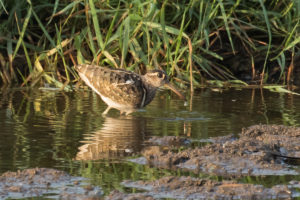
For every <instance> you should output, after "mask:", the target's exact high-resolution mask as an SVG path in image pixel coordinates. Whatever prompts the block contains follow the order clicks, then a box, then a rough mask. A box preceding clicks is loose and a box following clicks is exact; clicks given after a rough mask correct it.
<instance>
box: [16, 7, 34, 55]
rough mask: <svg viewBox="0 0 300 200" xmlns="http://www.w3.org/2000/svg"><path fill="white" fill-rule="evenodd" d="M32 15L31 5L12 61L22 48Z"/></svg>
mask: <svg viewBox="0 0 300 200" xmlns="http://www.w3.org/2000/svg"><path fill="white" fill-rule="evenodd" d="M31 13H32V5H31V4H30V5H29V9H28V12H27V15H26V17H25V20H24V23H23V27H22V31H21V33H19V34H20V37H19V39H18V42H17V45H16V47H15V50H14V53H13V57H12V59H14V58H15V56H16V54H17V52H18V50H19V48H20V46H21V43H22V42H23V38H24V35H25V32H26V29H27V25H28V22H29V20H30V17H31Z"/></svg>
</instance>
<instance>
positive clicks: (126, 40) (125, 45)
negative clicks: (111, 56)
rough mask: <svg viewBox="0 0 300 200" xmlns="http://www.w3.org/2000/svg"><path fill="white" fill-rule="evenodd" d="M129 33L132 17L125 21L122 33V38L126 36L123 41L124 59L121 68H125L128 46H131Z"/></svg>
mask: <svg viewBox="0 0 300 200" xmlns="http://www.w3.org/2000/svg"><path fill="white" fill-rule="evenodd" d="M129 32H130V17H127V18H126V19H125V21H124V33H123V32H120V38H122V37H121V36H122V35H123V34H124V37H123V41H122V58H121V66H120V67H121V68H123V66H124V61H125V58H126V56H127V52H128V44H129Z"/></svg>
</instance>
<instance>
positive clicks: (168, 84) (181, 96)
mask: <svg viewBox="0 0 300 200" xmlns="http://www.w3.org/2000/svg"><path fill="white" fill-rule="evenodd" d="M164 86H165V87H167V88H169V89H171V90H172V91H173V92H175V94H177V95H178V96H179V97H180V99H183V100H186V98H185V96H183V94H181V92H179V90H178V89H177V88H175V87H174V86H173V85H171V83H165V85H164Z"/></svg>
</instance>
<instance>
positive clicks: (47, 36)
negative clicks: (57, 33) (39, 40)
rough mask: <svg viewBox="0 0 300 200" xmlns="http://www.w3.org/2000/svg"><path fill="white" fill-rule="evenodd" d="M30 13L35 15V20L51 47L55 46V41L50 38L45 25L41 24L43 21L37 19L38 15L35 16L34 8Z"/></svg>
mask: <svg viewBox="0 0 300 200" xmlns="http://www.w3.org/2000/svg"><path fill="white" fill-rule="evenodd" d="M32 14H33V16H34V17H35V20H36V21H37V23H38V25H39V26H40V28H41V29H42V31H43V33H44V34H45V36H46V38H47V39H48V40H49V42H50V44H51V45H52V47H55V46H56V45H55V42H54V40H53V39H52V38H51V36H50V35H49V33H48V31H47V30H46V28H45V26H44V25H43V23H42V22H41V20H40V19H39V17H38V16H37V14H36V13H35V12H34V10H32Z"/></svg>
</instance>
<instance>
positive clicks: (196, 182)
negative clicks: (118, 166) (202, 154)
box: [106, 176, 299, 200]
mask: <svg viewBox="0 0 300 200" xmlns="http://www.w3.org/2000/svg"><path fill="white" fill-rule="evenodd" d="M123 184H124V185H126V186H127V187H134V188H138V189H142V190H145V192H143V193H136V194H124V193H122V192H118V191H114V192H112V193H111V194H110V195H109V196H107V197H106V199H149V200H150V199H159V198H173V199H289V198H292V196H293V192H294V191H293V190H292V189H291V188H292V186H286V185H276V186H273V187H272V188H265V187H263V186H262V185H253V184H242V183H237V182H235V181H222V182H219V181H213V180H207V179H198V178H191V177H173V176H170V177H163V178H161V179H159V180H155V181H147V182H145V181H137V182H133V181H125V182H123ZM298 184H299V183H298Z"/></svg>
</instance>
